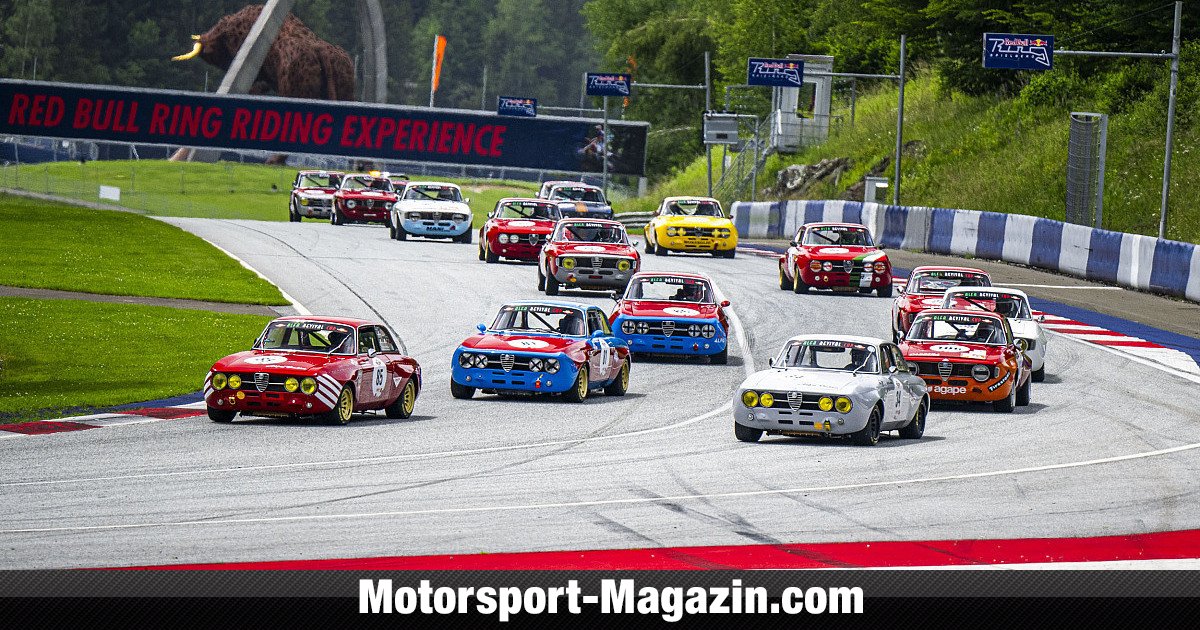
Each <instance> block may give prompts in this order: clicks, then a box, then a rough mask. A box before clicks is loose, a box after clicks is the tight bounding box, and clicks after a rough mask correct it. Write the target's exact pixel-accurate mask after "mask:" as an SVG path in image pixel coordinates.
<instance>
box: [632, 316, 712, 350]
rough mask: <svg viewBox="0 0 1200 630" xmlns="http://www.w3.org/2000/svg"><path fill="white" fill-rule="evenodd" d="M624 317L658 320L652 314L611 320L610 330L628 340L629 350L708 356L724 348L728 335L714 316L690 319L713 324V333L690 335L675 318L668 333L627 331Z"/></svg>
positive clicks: (685, 325)
mask: <svg viewBox="0 0 1200 630" xmlns="http://www.w3.org/2000/svg"><path fill="white" fill-rule="evenodd" d="M627 321H631V322H637V321H646V322H654V323H658V322H660V321H662V320H660V319H655V318H633V317H629V318H627V317H624V316H621V317H617V318H616V319H615V320H613V323H612V328H613V334H615V335H616V336H617V337H619V338H621V339H624V340H625V343H627V344H629V350H630V351H631V352H646V353H649V354H682V355H689V356H709V355H713V354H717V353H718V352H721V351H722V350H725V349H726V347H727V346H728V344H729V339H728V337H726V335H725V329H724V328H722V327H721V323H720V321H718V320H712V319H698V320H695V322H694V323H696V324H700V325H704V324H708V325H711V326H713V327H714V328H715V329H716V334H714V335H713V336H712V337H704V336H698V337H693V336H691V335H689V334H687V324H684V323H681V322H679V321H676V322H675V332H673V333H672V334H671V335H669V336H668V335H665V334H661V333H654V332H650V333H646V334H638V333H627V332H625V329H624V328H623V325H624V323H625V322H627ZM689 323H692V322H689Z"/></svg>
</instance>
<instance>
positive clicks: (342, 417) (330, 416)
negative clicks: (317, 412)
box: [321, 383, 354, 424]
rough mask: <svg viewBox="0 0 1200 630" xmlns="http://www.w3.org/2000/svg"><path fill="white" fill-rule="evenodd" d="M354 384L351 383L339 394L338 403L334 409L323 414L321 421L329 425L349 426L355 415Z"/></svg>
mask: <svg viewBox="0 0 1200 630" xmlns="http://www.w3.org/2000/svg"><path fill="white" fill-rule="evenodd" d="M353 386H354V384H353V383H349V384H347V385H346V386H345V387H343V388H342V393H341V394H338V399H337V403H336V404H334V406H333V409H330V410H329V411H327V412H325V413H323V414H321V419H322V420H324V421H325V422H326V423H327V424H349V423H350V417H351V416H353V415H354V387H353Z"/></svg>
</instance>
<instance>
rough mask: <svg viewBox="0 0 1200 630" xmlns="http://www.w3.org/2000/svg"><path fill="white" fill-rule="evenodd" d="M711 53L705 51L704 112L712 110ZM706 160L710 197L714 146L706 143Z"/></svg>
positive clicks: (710, 194) (709, 194) (709, 193)
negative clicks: (709, 67)
mask: <svg viewBox="0 0 1200 630" xmlns="http://www.w3.org/2000/svg"><path fill="white" fill-rule="evenodd" d="M708 66H709V52H708V51H707V50H706V51H704V111H706V112H707V111H708V110H710V109H712V82H711V78H710V76H709V71H708ZM704 158H705V160H706V161H707V165H708V196H709V197H711V196H712V145H711V144H709V143H707V142H705V143H704Z"/></svg>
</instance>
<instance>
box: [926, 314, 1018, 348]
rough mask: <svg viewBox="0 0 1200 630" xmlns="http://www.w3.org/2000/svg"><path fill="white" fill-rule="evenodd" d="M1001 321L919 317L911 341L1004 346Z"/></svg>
mask: <svg viewBox="0 0 1200 630" xmlns="http://www.w3.org/2000/svg"><path fill="white" fill-rule="evenodd" d="M1000 322H1001V320H998V319H996V318H995V317H980V316H975V315H957V314H942V313H938V314H932V315H922V316H919V317H917V320H916V321H914V322H913V325H912V328H910V329H909V332H908V337H907V339H908V340H909V341H958V342H965V343H983V344H991V345H1003V344H1005V343H1008V340H1007V339H1006V338H1005V334H1004V327H1003V326H1002V325H1001V323H1000Z"/></svg>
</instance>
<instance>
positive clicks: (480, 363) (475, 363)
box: [471, 354, 487, 368]
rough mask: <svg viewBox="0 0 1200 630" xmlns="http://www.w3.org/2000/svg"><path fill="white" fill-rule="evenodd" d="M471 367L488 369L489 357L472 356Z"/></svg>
mask: <svg viewBox="0 0 1200 630" xmlns="http://www.w3.org/2000/svg"><path fill="white" fill-rule="evenodd" d="M471 367H473V368H485V367H487V356H485V355H482V354H472V355H471Z"/></svg>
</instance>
